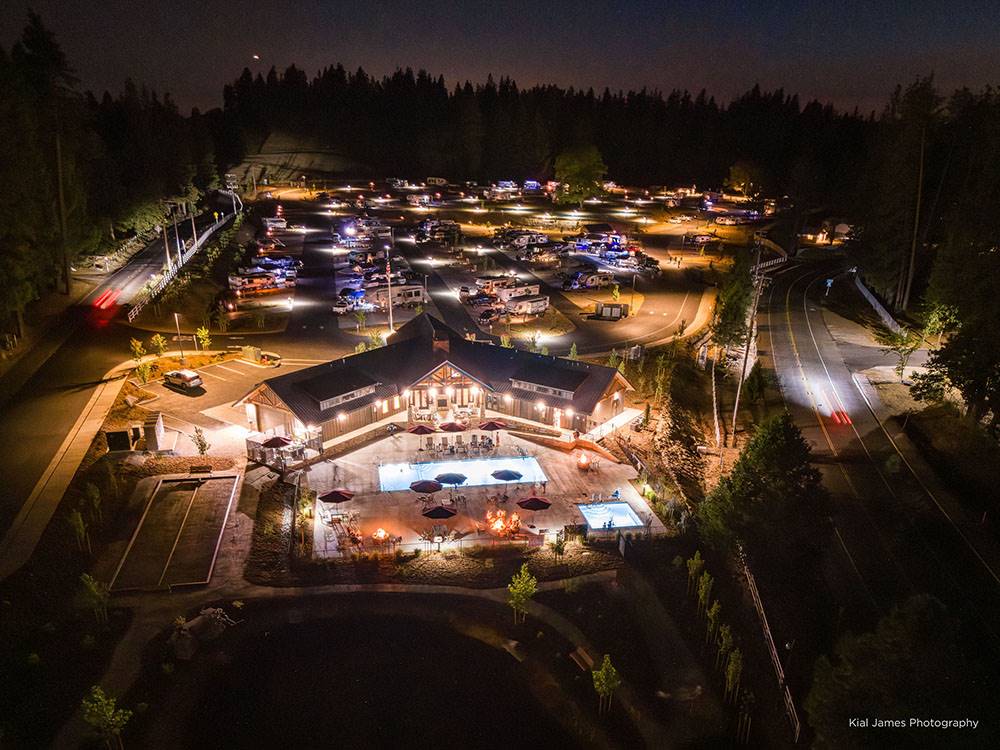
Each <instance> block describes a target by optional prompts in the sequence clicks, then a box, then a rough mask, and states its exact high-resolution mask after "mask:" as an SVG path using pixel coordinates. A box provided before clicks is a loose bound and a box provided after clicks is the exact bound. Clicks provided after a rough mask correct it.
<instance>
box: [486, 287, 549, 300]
mask: <svg viewBox="0 0 1000 750" xmlns="http://www.w3.org/2000/svg"><path fill="white" fill-rule="evenodd" d="M540 289H541V287H540V286H539V285H538V284H516V285H512V286H508V287H503V288H499V289H497V290H496V296H497V299H498V300H500V301H501V302H504V303H506V302H509V301H510V300H513V299H516V298H518V297H531V296H535V295H537V294H538V292H539V291H540Z"/></svg>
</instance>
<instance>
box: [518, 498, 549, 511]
mask: <svg viewBox="0 0 1000 750" xmlns="http://www.w3.org/2000/svg"><path fill="white" fill-rule="evenodd" d="M517 504H518V505H520V506H521V507H522V508H524V509H525V510H548V509H549V506H550V505H552V503H551V502H549V501H548V500H546V499H545V498H544V497H537V496H535V495H532V496H531V497H526V498H524V500H518V501H517Z"/></svg>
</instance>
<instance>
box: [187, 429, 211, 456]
mask: <svg viewBox="0 0 1000 750" xmlns="http://www.w3.org/2000/svg"><path fill="white" fill-rule="evenodd" d="M190 437H191V442H192V443H194V447H195V449H196V450H197V451H198V455H199V456H204V455H207V454H208V451H209V450H210V449H211V447H212V444H211V443H209V442H208V438H206V437H205V431H204V430H202V429H201V428H200V427H195V428H194V434H193V435H191V436H190Z"/></svg>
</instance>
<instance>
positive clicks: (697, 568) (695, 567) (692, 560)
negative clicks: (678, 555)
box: [687, 549, 705, 594]
mask: <svg viewBox="0 0 1000 750" xmlns="http://www.w3.org/2000/svg"><path fill="white" fill-rule="evenodd" d="M704 568H705V561H704V560H703V559H702V557H701V550H698V549H696V550H695V551H694V554H693V555H692V556H691V557H689V558H688V560H687V569H688V585H687V590H688V594H690V593H691V592H693V591H694V590H695V582H696V581H697V580H698V576H700V575H701V571H702V570H703V569H704Z"/></svg>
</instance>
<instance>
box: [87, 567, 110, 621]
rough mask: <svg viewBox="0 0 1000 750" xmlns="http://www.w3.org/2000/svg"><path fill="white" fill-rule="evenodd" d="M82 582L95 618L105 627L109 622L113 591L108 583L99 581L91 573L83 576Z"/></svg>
mask: <svg viewBox="0 0 1000 750" xmlns="http://www.w3.org/2000/svg"><path fill="white" fill-rule="evenodd" d="M80 582H81V583H82V584H83V594H84V596H85V597H86V599H87V602H88V603H89V604H90V608H91V610H93V612H94V618H95V619H96V620H97V622H98V623H99V624H101V625H103V624H104V623H106V622H107V621H108V600H109V599H110V598H111V590H110V589H109V588H108V585H107V584H106V583H103V582H101V581H98V580H97V579H96V578H94V577H93V576H92V575H90V573H83V574H81V575H80Z"/></svg>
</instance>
